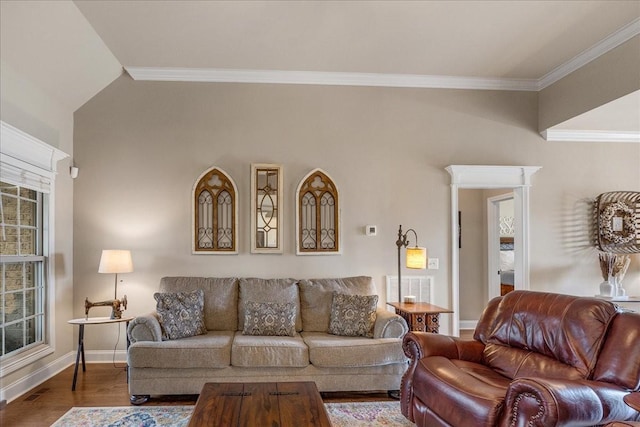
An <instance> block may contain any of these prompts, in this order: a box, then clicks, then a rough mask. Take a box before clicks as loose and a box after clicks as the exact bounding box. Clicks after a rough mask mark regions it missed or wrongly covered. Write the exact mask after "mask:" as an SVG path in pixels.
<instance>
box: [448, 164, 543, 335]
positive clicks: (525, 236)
mask: <svg viewBox="0 0 640 427" xmlns="http://www.w3.org/2000/svg"><path fill="white" fill-rule="evenodd" d="M539 169H540V166H489V165H450V166H447V167H446V168H445V170H446V171H447V172H449V174H450V175H451V212H450V213H451V308H452V310H453V315H452V322H453V324H452V328H451V329H452V335H455V336H459V335H460V259H459V248H458V241H459V240H458V239H459V233H460V230H459V225H458V189H460V188H476V189H493V188H512V189H513V204H514V225H515V227H516V235H515V236H514V249H516V248H518V249H516V250H517V252H516V254H515V255H516V257H515V258H516V259H515V268H516V271H515V282H516V283H517V284H519V286H518V289H529V188H530V187H531V177H532V175H533V174H534V173H536V172H537V171H538V170H539Z"/></svg>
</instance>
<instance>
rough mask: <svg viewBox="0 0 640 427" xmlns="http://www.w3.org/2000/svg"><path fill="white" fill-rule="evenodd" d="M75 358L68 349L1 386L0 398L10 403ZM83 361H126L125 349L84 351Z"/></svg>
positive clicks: (72, 362) (72, 361)
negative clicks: (54, 358)
mask: <svg viewBox="0 0 640 427" xmlns="http://www.w3.org/2000/svg"><path fill="white" fill-rule="evenodd" d="M75 359H76V352H75V351H70V352H69V353H67V354H65V355H63V356H61V357H59V358H58V359H56V360H54V361H52V362H51V363H48V364H47V365H45V366H43V367H42V368H40V369H37V370H35V371H34V372H31V373H30V374H28V375H25V376H24V377H21V378H20V379H18V380H17V381H15V382H13V383H11V384H9V385H7V386H6V387H2V388H1V389H0V400H2V399H6V401H7V403H11V401H13V400H15V399H17V398H18V397H20V396H22V395H23V394H25V393H28V392H29V391H30V390H33V389H34V388H36V387H37V386H39V385H40V384H42V383H43V382H45V381H47V380H49V379H51V378H53V377H54V376H55V375H57V374H59V373H60V372H62V371H63V370H65V369H66V368H68V367H69V366H71V365H73V364H74V363H75ZM85 361H86V363H112V362H117V363H127V352H126V351H125V350H117V351H115V352H114V351H113V350H90V351H85ZM80 363H82V362H80ZM116 368H119V367H116ZM124 368H125V367H124V366H122V369H124ZM78 369H79V370H81V369H82V367H78ZM80 375H91V373H90V372H85V373H82V372H81V373H80Z"/></svg>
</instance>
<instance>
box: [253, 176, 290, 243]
mask: <svg viewBox="0 0 640 427" xmlns="http://www.w3.org/2000/svg"><path fill="white" fill-rule="evenodd" d="M282 182H283V177H282V166H280V165H274V164H265V163H253V164H251V252H252V253H278V254H280V253H282V251H283V247H282V211H283V209H282Z"/></svg>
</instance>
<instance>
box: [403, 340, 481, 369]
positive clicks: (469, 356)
mask: <svg viewBox="0 0 640 427" xmlns="http://www.w3.org/2000/svg"><path fill="white" fill-rule="evenodd" d="M402 347H403V349H404V353H405V354H406V355H407V357H409V358H411V359H414V360H419V359H422V358H424V357H429V356H442V357H446V358H448V359H460V360H467V361H470V362H477V363H482V360H483V356H482V354H483V351H484V344H482V343H481V342H480V341H476V340H464V339H461V338H458V337H452V336H448V335H439V334H432V333H430V332H409V333H408V334H407V335H406V336H405V337H404V342H403V346H402Z"/></svg>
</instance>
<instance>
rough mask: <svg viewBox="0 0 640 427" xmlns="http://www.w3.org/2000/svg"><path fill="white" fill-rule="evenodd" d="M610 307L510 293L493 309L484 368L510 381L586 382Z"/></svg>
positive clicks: (601, 303)
mask: <svg viewBox="0 0 640 427" xmlns="http://www.w3.org/2000/svg"><path fill="white" fill-rule="evenodd" d="M616 314H617V308H616V306H615V305H613V304H611V303H610V302H608V301H604V300H599V299H597V298H584V297H576V296H571V295H562V294H552V293H543V292H531V291H513V292H509V293H508V294H507V295H505V296H504V297H502V299H501V300H500V303H499V304H498V306H497V313H496V315H495V320H494V325H493V328H492V332H491V334H490V335H489V338H488V339H487V346H486V348H485V354H484V356H485V359H486V361H487V364H488V365H489V366H491V367H492V368H494V369H495V370H496V371H498V372H499V373H501V374H502V375H505V376H507V377H509V378H518V377H522V376H540V375H543V376H545V377H549V378H573V379H577V378H587V377H588V376H589V375H591V373H592V371H593V369H594V367H595V364H596V361H597V357H598V354H599V353H600V350H601V348H602V344H603V342H604V339H605V335H606V333H607V330H608V329H609V323H610V322H611V321H612V320H613V318H614V317H615V316H616Z"/></svg>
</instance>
